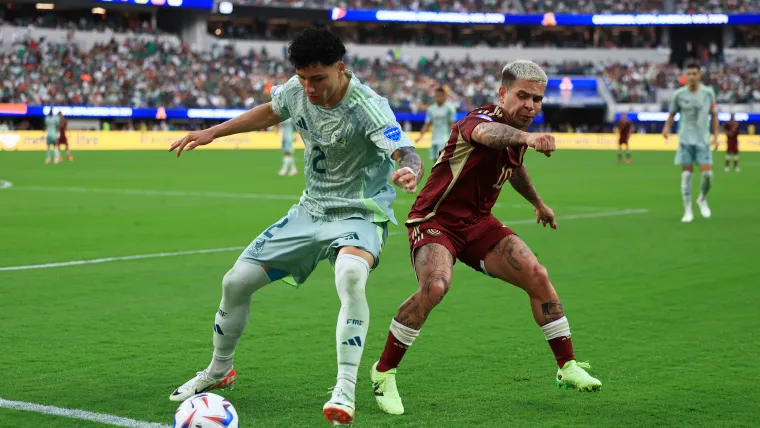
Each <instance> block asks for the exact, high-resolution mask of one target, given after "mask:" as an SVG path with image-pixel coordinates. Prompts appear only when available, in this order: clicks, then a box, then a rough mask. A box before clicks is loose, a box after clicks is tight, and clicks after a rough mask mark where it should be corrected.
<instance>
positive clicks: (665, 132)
mask: <svg viewBox="0 0 760 428" xmlns="http://www.w3.org/2000/svg"><path fill="white" fill-rule="evenodd" d="M662 136H663V137H665V140H666V141H667V140H668V139H669V138H670V129H663V130H662Z"/></svg>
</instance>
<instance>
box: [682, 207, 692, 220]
mask: <svg viewBox="0 0 760 428" xmlns="http://www.w3.org/2000/svg"><path fill="white" fill-rule="evenodd" d="M692 220H694V214H692V212H691V210H689V211H686V212H685V213H683V217H682V218H681V223H691V221H692Z"/></svg>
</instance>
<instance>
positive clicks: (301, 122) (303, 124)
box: [296, 117, 309, 131]
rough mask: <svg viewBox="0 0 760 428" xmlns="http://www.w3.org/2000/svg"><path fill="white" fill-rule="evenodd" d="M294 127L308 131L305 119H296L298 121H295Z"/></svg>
mask: <svg viewBox="0 0 760 428" xmlns="http://www.w3.org/2000/svg"><path fill="white" fill-rule="evenodd" d="M296 126H298V127H299V128H301V129H303V130H304V131H308V130H309V127H308V126H306V119H304V118H302V117H299V118H298V120H297V121H296Z"/></svg>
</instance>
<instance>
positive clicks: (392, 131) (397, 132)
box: [383, 126, 401, 141]
mask: <svg viewBox="0 0 760 428" xmlns="http://www.w3.org/2000/svg"><path fill="white" fill-rule="evenodd" d="M383 135H385V138H387V139H389V140H391V141H398V140H400V139H401V129H399V127H398V126H394V127H393V128H388V129H386V130H385V131H384V132H383Z"/></svg>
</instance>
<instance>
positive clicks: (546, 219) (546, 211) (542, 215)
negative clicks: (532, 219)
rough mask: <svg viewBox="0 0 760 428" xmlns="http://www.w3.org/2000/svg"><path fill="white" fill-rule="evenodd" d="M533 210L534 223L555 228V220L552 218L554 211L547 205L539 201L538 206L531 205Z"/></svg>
mask: <svg viewBox="0 0 760 428" xmlns="http://www.w3.org/2000/svg"><path fill="white" fill-rule="evenodd" d="M533 211H535V212H536V223H541V224H543V225H544V227H546V225H549V226H551V228H552V229H556V228H557V221H556V220H555V219H554V211H553V210H552V209H551V208H549V206H548V205H546V204H545V203H543V202H540V203H539V205H538V206H534V207H533Z"/></svg>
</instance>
